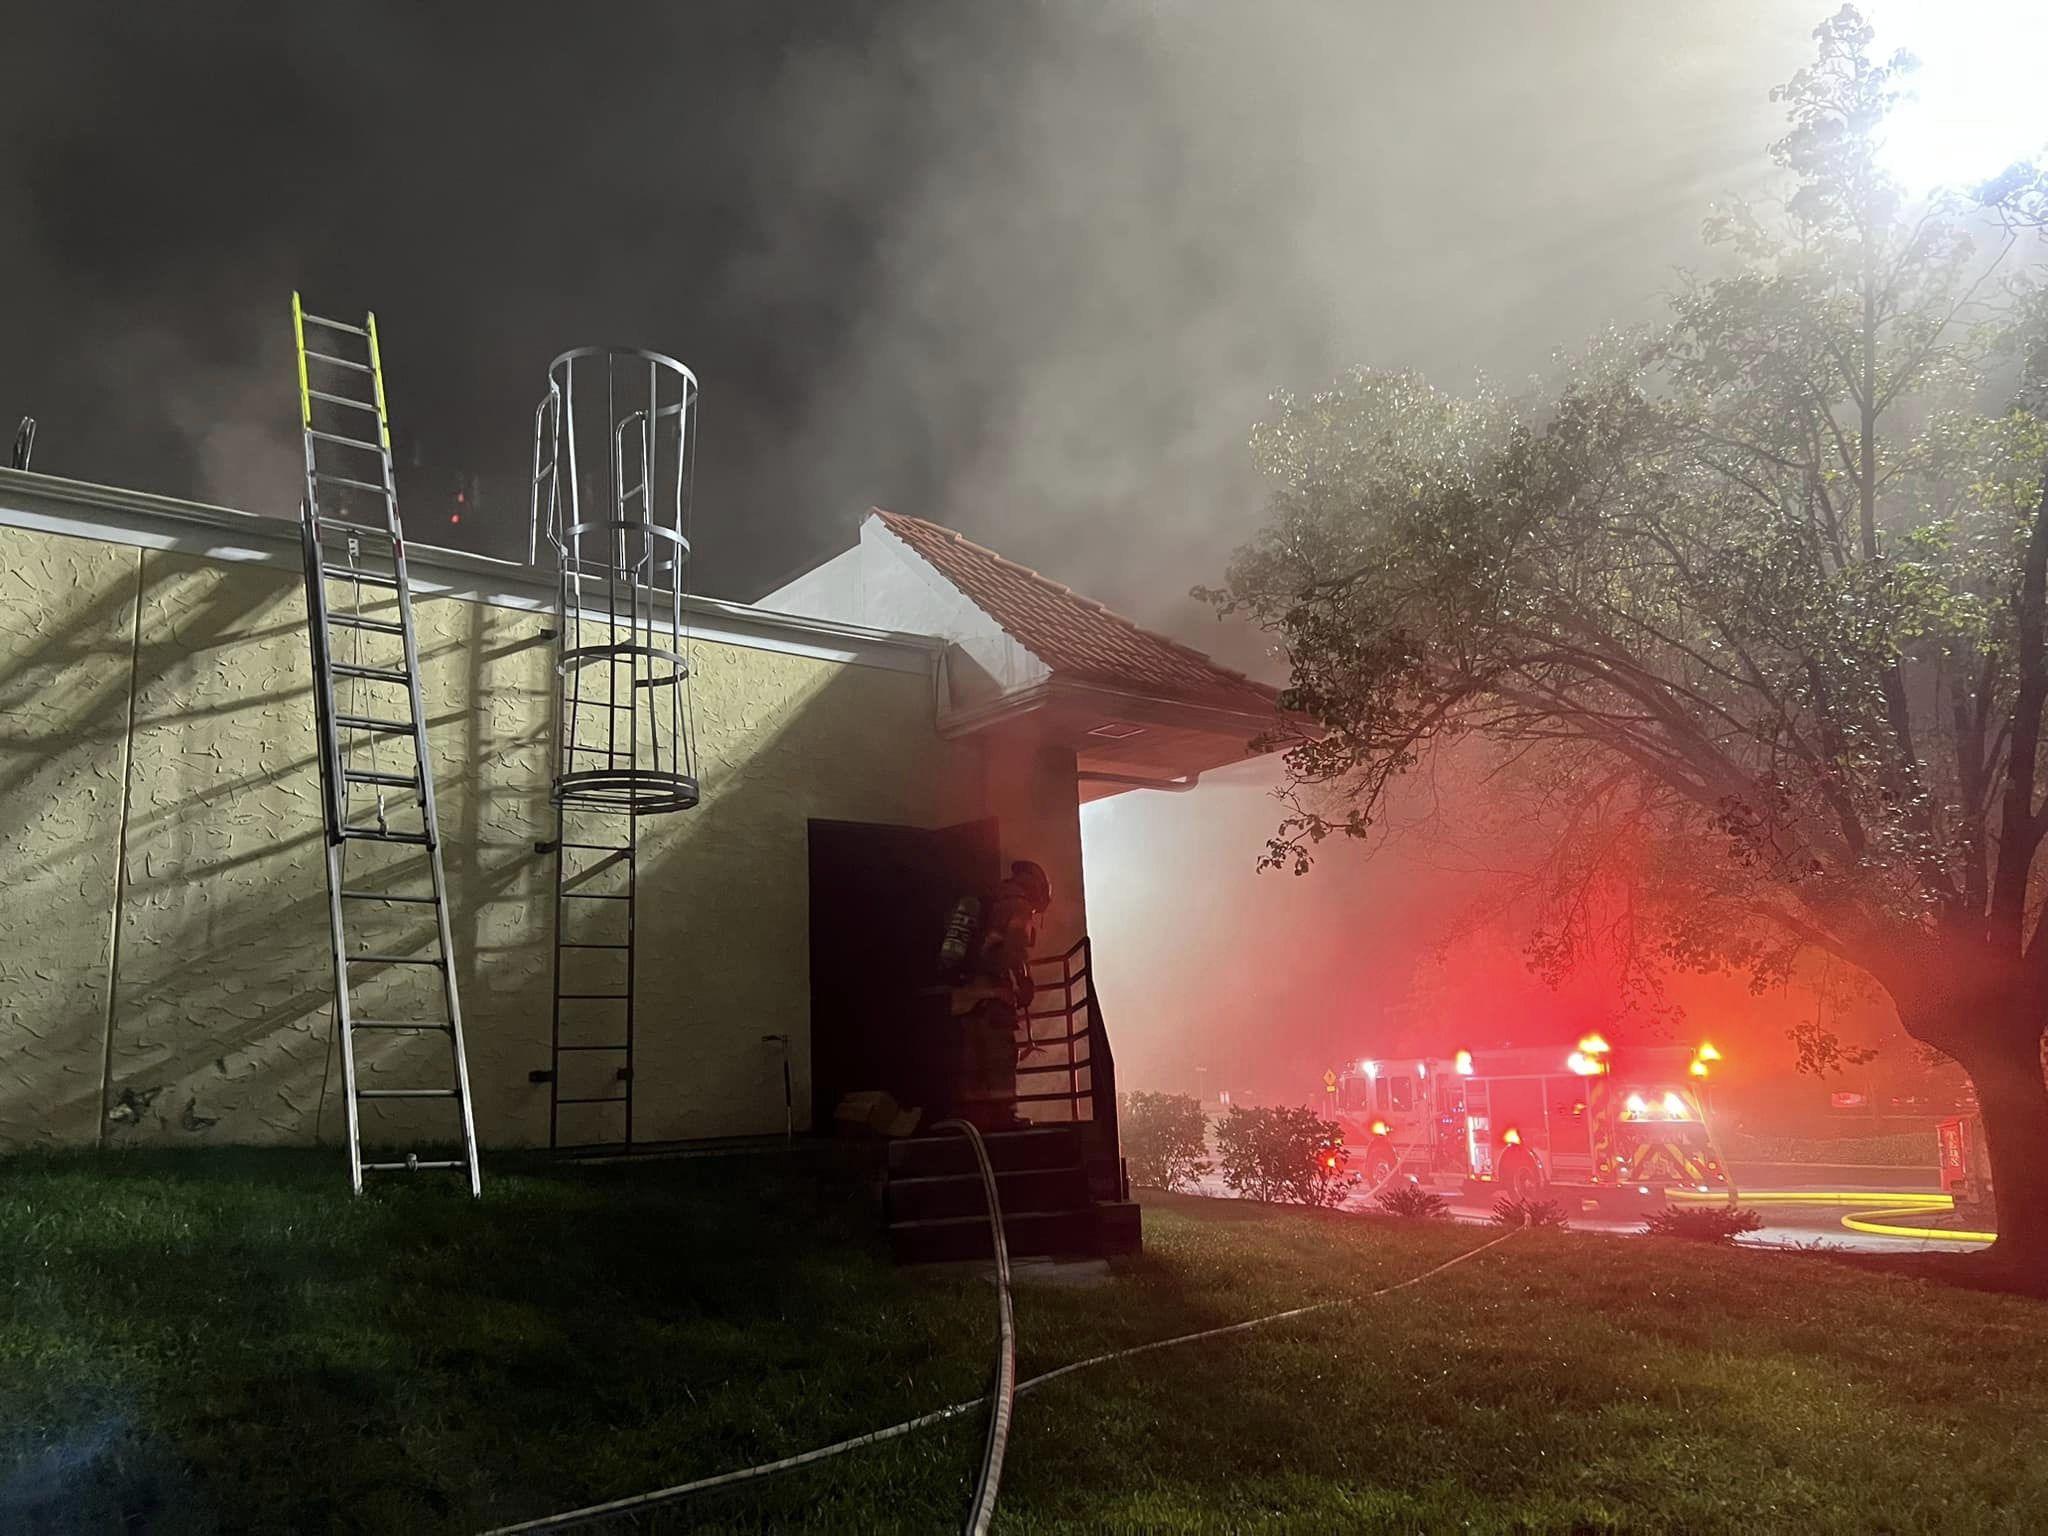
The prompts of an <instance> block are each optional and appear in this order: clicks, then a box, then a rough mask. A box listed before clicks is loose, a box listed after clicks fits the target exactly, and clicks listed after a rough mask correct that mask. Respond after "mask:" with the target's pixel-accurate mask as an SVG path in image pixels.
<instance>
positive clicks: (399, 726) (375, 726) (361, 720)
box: [334, 715, 412, 736]
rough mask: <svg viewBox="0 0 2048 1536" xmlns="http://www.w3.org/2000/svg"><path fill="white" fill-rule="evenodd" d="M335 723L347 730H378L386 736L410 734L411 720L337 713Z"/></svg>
mask: <svg viewBox="0 0 2048 1536" xmlns="http://www.w3.org/2000/svg"><path fill="white" fill-rule="evenodd" d="M334 723H335V724H336V725H338V726H340V727H341V728H342V729H343V730H345V731H377V732H380V733H381V734H383V735H385V736H410V735H411V734H412V722H411V721H410V720H378V719H375V718H373V717H371V716H369V715H336V716H335V717H334Z"/></svg>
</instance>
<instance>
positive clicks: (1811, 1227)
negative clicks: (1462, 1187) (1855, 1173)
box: [1195, 1169, 1974, 1253]
mask: <svg viewBox="0 0 2048 1536" xmlns="http://www.w3.org/2000/svg"><path fill="white" fill-rule="evenodd" d="M1804 1171H1810V1170H1804ZM1825 1171H1828V1172H1834V1171H1837V1170H1825ZM1895 1172H1896V1174H1897V1175H1899V1177H1897V1178H1895V1179H1893V1180H1891V1181H1888V1182H1887V1183H1886V1184H1885V1185H1884V1186H1883V1187H1874V1185H1873V1182H1872V1181H1871V1180H1870V1179H1869V1178H1868V1173H1867V1170H1866V1175H1865V1177H1863V1178H1859V1179H1857V1180H1854V1181H1849V1180H1836V1181H1831V1182H1826V1183H1815V1182H1811V1181H1809V1182H1804V1183H1798V1182H1791V1181H1785V1182H1774V1183H1772V1184H1770V1185H1768V1186H1762V1185H1751V1184H1748V1183H1743V1182H1741V1180H1740V1178H1739V1177H1738V1186H1739V1188H1740V1191H1741V1196H1742V1201H1743V1203H1744V1204H1746V1205H1751V1206H1753V1207H1754V1208H1755V1209H1756V1210H1757V1211H1759V1212H1760V1213H1761V1214H1762V1215H1763V1218H1764V1226H1763V1229H1762V1230H1761V1231H1759V1232H1757V1233H1756V1234H1754V1235H1753V1236H1751V1237H1747V1238H1743V1239H1741V1241H1743V1242H1749V1243H1759V1244H1791V1243H1800V1244H1811V1243H1816V1242H1818V1243H1822V1244H1825V1245H1826V1246H1829V1247H1836V1248H1853V1249H1859V1250H1861V1251H1864V1252H1869V1253H1913V1252H1919V1251H1922V1250H1926V1249H1945V1250H1955V1249H1962V1248H1967V1247H1971V1246H1974V1245H1972V1244H1964V1243H1957V1242H1953V1241H1945V1240H1941V1239H1934V1238H1912V1237H1888V1236H1884V1235H1882V1234H1879V1233H1870V1232H1852V1231H1850V1230H1849V1229H1848V1228H1847V1227H1844V1226H1843V1225H1842V1216H1843V1214H1844V1213H1845V1212H1848V1211H1852V1210H1857V1209H1882V1207H1881V1206H1877V1205H1873V1204H1871V1203H1870V1202H1873V1201H1875V1200H1876V1199H1877V1198H1878V1197H1879V1196H1881V1195H1887V1194H1895V1195H1900V1196H1903V1197H1905V1198H1906V1199H1907V1200H1911V1199H1912V1198H1913V1197H1914V1196H1915V1195H1919V1196H1923V1197H1924V1196H1925V1195H1926V1193H1927V1190H1928V1184H1929V1183H1930V1182H1931V1178H1930V1179H1928V1180H1922V1179H1921V1178H1920V1177H1919V1176H1918V1174H1917V1171H1916V1170H1911V1169H1899V1170H1895ZM1852 1192H1853V1193H1854V1195H1855V1196H1856V1197H1857V1198H1856V1200H1855V1201H1853V1202H1852V1201H1850V1200H1839V1201H1837V1200H1827V1199H1825V1198H1821V1199H1815V1198H1812V1197H1814V1196H1823V1197H1824V1196H1826V1195H1829V1194H1836V1193H1839V1194H1850V1193H1852ZM1195 1193H1197V1194H1202V1195H1209V1196H1213V1197H1215V1198H1219V1199H1230V1198H1233V1197H1232V1196H1231V1193H1230V1191H1229V1190H1228V1189H1226V1188H1225V1187H1224V1184H1223V1181H1222V1179H1221V1178H1220V1177H1218V1176H1217V1175H1215V1174H1211V1175H1209V1177H1207V1178H1206V1179H1204V1180H1202V1182H1201V1184H1200V1185H1199V1186H1198V1187H1197V1189H1196V1191H1195ZM1773 1196H1778V1197H1785V1196H1793V1197H1797V1198H1790V1199H1788V1198H1776V1199H1774V1198H1772V1197H1773ZM1449 1198H1450V1202H1451V1214H1452V1215H1453V1216H1455V1217H1456V1218H1457V1219H1458V1220H1460V1221H1471V1222H1484V1221H1488V1220H1490V1219H1491V1217H1492V1210H1493V1201H1492V1199H1491V1198H1488V1197H1484V1196H1481V1197H1476V1198H1473V1197H1467V1196H1465V1195H1463V1194H1456V1195H1451V1196H1450V1197H1449ZM1560 1203H1561V1204H1565V1205H1566V1207H1567V1213H1568V1214H1569V1215H1570V1217H1571V1224H1572V1225H1573V1226H1574V1227H1576V1228H1578V1229H1579V1230H1581V1231H1586V1232H1617V1233H1629V1234H1637V1233H1640V1232H1641V1231H1642V1230H1643V1224H1642V1217H1641V1216H1640V1215H1638V1214H1634V1213H1629V1212H1620V1211H1612V1212H1597V1211H1585V1210H1571V1209H1570V1202H1568V1201H1560ZM1344 1208H1345V1209H1348V1210H1357V1211H1370V1210H1373V1209H1374V1208H1375V1207H1374V1205H1373V1201H1372V1198H1371V1196H1370V1195H1368V1194H1366V1193H1363V1192H1359V1193H1354V1194H1353V1195H1352V1196H1350V1198H1349V1199H1348V1200H1347V1201H1346V1203H1345V1207H1344ZM1896 1220H1897V1224H1899V1225H1904V1226H1911V1225H1914V1224H1915V1223H1914V1222H1913V1220H1912V1218H1911V1217H1901V1218H1897V1219H1896Z"/></svg>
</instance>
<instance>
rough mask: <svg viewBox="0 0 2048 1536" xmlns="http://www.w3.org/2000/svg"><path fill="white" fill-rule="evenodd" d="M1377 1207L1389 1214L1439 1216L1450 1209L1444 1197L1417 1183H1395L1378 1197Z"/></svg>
mask: <svg viewBox="0 0 2048 1536" xmlns="http://www.w3.org/2000/svg"><path fill="white" fill-rule="evenodd" d="M1379 1207H1380V1209H1381V1210H1383V1211H1385V1212H1386V1213H1387V1214H1388V1215H1389V1216H1413V1217H1427V1216H1441V1215H1443V1214H1444V1212H1445V1211H1447V1210H1448V1209H1450V1207H1449V1206H1447V1205H1446V1204H1445V1203H1444V1197H1443V1196H1442V1195H1439V1194H1437V1193H1435V1192H1434V1191H1432V1190H1427V1189H1424V1188H1422V1187H1421V1186H1420V1185H1418V1184H1397V1185H1395V1186H1394V1188H1392V1189H1390V1190H1387V1191H1386V1192H1385V1193H1383V1194H1382V1195H1381V1196H1380V1197H1379Z"/></svg>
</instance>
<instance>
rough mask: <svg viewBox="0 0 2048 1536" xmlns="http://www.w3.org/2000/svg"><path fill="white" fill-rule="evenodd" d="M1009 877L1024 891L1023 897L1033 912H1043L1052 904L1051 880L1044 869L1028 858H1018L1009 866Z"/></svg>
mask: <svg viewBox="0 0 2048 1536" xmlns="http://www.w3.org/2000/svg"><path fill="white" fill-rule="evenodd" d="M1010 879H1011V880H1012V881H1014V882H1015V883H1016V884H1017V885H1018V887H1019V888H1021V889H1022V891H1023V892H1024V899H1025V900H1026V901H1028V902H1029V903H1030V904H1031V910H1032V911H1033V912H1043V911H1044V910H1045V909H1046V908H1047V907H1049V906H1051V905H1052V881H1051V880H1050V879H1049V878H1047V876H1046V873H1045V870H1044V869H1043V868H1042V867H1040V866H1039V865H1037V864H1034V863H1032V862H1031V860H1029V859H1019V860H1017V861H1016V862H1015V863H1014V864H1012V865H1011V866H1010Z"/></svg>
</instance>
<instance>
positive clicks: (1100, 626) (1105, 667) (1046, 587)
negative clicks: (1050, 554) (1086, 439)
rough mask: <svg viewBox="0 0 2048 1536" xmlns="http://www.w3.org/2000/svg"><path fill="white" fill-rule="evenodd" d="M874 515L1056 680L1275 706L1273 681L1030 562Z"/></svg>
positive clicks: (1226, 705)
mask: <svg viewBox="0 0 2048 1536" xmlns="http://www.w3.org/2000/svg"><path fill="white" fill-rule="evenodd" d="M871 515H872V516H874V517H877V518H879V519H881V523H882V526H883V527H884V528H886V529H888V530H889V532H891V533H893V534H895V535H896V537H897V538H899V539H901V540H902V541H903V542H904V543H905V544H907V545H909V546H910V548H911V549H912V550H913V551H915V552H916V553H917V554H918V555H919V556H920V557H921V558H922V559H924V560H925V561H926V562H927V563H928V564H930V565H931V566H932V567H933V568H934V569H935V570H937V571H938V573H939V574H940V575H941V576H943V577H945V578H946V580H947V581H949V582H951V583H952V584H953V585H954V586H955V587H957V588H959V589H960V591H961V592H962V593H963V594H965V595H966V597H967V599H968V600H969V601H970V602H972V603H973V604H974V605H975V606H976V607H978V608H980V609H981V610H982V611H983V612H984V613H986V614H987V615H988V616H989V617H990V618H992V619H994V620H995V621H996V623H998V624H1000V625H1001V626H1002V627H1003V630H1004V631H1005V632H1006V633H1007V634H1008V635H1009V636H1010V638H1012V639H1013V640H1015V641H1017V643H1018V644H1020V645H1022V646H1023V647H1024V648H1025V649H1026V650H1028V651H1030V652H1031V653H1032V654H1033V655H1034V656H1036V657H1038V659H1039V660H1040V661H1042V662H1044V663H1045V664H1046V666H1048V667H1050V668H1051V669H1052V672H1053V674H1054V676H1056V677H1061V678H1067V679H1071V680H1073V681H1076V682H1084V683H1093V684H1095V685H1097V686H1099V687H1104V688H1113V689H1116V690H1117V691H1119V692H1122V693H1134V694H1142V695H1146V696H1148V697H1157V698H1167V699H1174V700H1179V701H1182V702H1185V703H1191V704H1204V705H1208V706H1210V707H1212V708H1217V709H1235V710H1241V711H1244V712H1246V713H1251V714H1270V713H1272V712H1273V709H1274V705H1275V701H1276V699H1277V697H1278V695H1277V693H1276V692H1275V690H1274V689H1272V688H1269V687H1268V686H1267V685H1266V684H1264V683H1260V682H1255V681H1253V680H1252V679H1251V678H1249V677H1246V676H1245V675H1244V674H1243V673H1242V672H1233V671H1231V670H1230V669H1229V668H1228V667H1220V666H1218V665H1217V664H1216V663H1215V662H1213V661H1211V660H1210V659H1209V658H1208V657H1207V656H1204V655H1203V654H1202V653H1201V652H1200V651H1198V650H1195V649H1194V648H1193V647H1191V646H1185V645H1182V644H1180V643H1179V642H1178V641H1174V640H1169V639H1167V638H1166V636H1164V635H1160V634H1154V633H1153V632H1152V631H1151V630H1149V629H1142V628H1140V627H1139V626H1138V625H1136V624H1133V623H1132V622H1131V621H1130V620H1129V619H1127V618H1124V617H1123V616H1122V615H1120V614H1116V613H1112V612H1110V610H1109V609H1107V608H1105V607H1103V606H1102V604H1100V603H1098V602H1096V601H1095V600H1094V599H1093V598H1087V597H1083V596H1081V594H1080V593H1078V592H1076V591H1074V590H1073V589H1072V588H1071V587H1065V586H1062V585H1060V583H1058V582H1056V581H1054V580H1052V579H1051V578H1050V577H1046V576H1041V575H1039V574H1038V572H1036V571H1034V570H1032V569H1031V568H1030V567H1029V566H1024V565H1018V564H1017V563H1016V562H1015V561H1012V560H1005V559H1004V558H1003V557H1002V556H1001V555H999V554H997V553H996V552H995V551H994V550H989V549H983V548H982V547H981V546H980V545H979V544H974V543H970V542H969V541H968V540H966V539H963V538H962V537H961V536H960V535H959V534H957V533H955V532H954V531H953V530H952V529H950V528H941V527H940V526H939V525H938V524H937V523H928V522H926V521H925V520H924V519H923V518H919V517H905V516H904V515H903V514H902V513H900V512H885V511H883V510H882V509H881V508H879V507H877V508H876V509H875V510H874V512H873V513H872V514H871Z"/></svg>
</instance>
